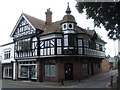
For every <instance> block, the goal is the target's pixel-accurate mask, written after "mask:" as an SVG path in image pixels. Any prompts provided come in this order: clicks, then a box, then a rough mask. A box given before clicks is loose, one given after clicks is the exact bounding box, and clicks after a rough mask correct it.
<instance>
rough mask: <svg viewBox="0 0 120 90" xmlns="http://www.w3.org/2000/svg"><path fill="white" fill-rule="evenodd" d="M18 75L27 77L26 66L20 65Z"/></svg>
mask: <svg viewBox="0 0 120 90" xmlns="http://www.w3.org/2000/svg"><path fill="white" fill-rule="evenodd" d="M20 76H21V77H28V66H21V69H20Z"/></svg>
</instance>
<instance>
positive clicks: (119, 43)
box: [118, 40, 120, 57]
mask: <svg viewBox="0 0 120 90" xmlns="http://www.w3.org/2000/svg"><path fill="white" fill-rule="evenodd" d="M119 52H120V40H118V55H119V57H120V53H119Z"/></svg>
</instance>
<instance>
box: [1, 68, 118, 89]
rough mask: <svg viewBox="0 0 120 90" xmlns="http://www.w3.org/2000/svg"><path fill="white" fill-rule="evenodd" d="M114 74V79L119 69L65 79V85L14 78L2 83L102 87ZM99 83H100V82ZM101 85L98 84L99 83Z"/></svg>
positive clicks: (37, 85) (58, 86) (56, 86)
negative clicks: (70, 79)
mask: <svg viewBox="0 0 120 90" xmlns="http://www.w3.org/2000/svg"><path fill="white" fill-rule="evenodd" d="M111 75H114V80H115V78H116V77H117V70H111V71H109V72H105V73H100V74H96V75H94V76H91V77H88V78H86V79H83V80H81V81H80V82H78V81H64V85H61V83H60V82H32V81H24V80H23V81H13V80H5V79H4V80H2V83H3V84H4V83H7V84H13V85H15V84H16V85H26V86H27V85H29V86H34V87H35V86H36V87H42V88H44V87H45V88H86V87H88V88H95V86H96V88H100V87H103V88H105V87H104V86H102V84H103V85H104V84H106V85H107V84H108V83H109V82H110V76H111ZM98 83H99V84H98ZM97 84H98V85H99V86H98V85H97ZM100 84H101V85H100Z"/></svg>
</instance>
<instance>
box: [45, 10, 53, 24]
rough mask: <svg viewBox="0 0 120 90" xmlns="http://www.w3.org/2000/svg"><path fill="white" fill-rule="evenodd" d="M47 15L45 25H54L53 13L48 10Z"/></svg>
mask: <svg viewBox="0 0 120 90" xmlns="http://www.w3.org/2000/svg"><path fill="white" fill-rule="evenodd" d="M45 14H46V22H45V24H46V25H49V24H51V23H52V12H51V11H50V8H49V9H47V12H45Z"/></svg>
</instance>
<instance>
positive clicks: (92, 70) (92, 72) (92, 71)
mask: <svg viewBox="0 0 120 90" xmlns="http://www.w3.org/2000/svg"><path fill="white" fill-rule="evenodd" d="M91 75H94V64H93V63H92V62H91Z"/></svg>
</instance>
